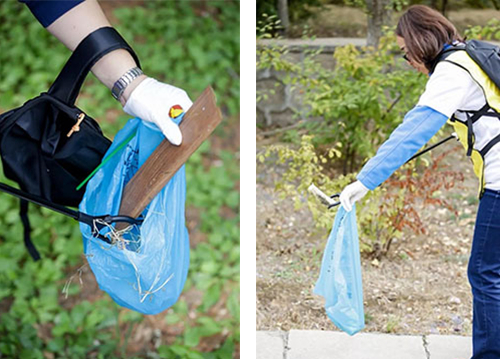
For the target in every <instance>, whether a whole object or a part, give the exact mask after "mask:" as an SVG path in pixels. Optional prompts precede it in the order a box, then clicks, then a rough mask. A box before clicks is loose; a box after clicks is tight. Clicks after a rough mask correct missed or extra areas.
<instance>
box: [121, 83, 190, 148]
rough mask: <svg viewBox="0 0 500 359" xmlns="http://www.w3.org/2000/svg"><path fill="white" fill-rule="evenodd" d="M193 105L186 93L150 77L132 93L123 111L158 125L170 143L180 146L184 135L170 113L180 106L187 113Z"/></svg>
mask: <svg viewBox="0 0 500 359" xmlns="http://www.w3.org/2000/svg"><path fill="white" fill-rule="evenodd" d="M192 104H193V102H192V101H191V100H190V99H189V97H188V95H187V94H186V91H184V90H181V89H179V88H177V87H174V86H170V85H167V84H164V83H161V82H159V81H156V80H155V79H152V78H150V77H148V78H147V79H145V80H144V81H142V82H141V83H140V84H139V85H138V86H137V87H136V88H135V89H134V91H132V93H131V94H130V96H129V98H128V100H127V103H126V104H125V106H124V107H123V110H124V111H125V112H126V113H128V114H129V115H131V116H134V117H139V118H140V119H141V120H143V121H148V122H152V123H154V124H156V126H158V127H159V128H160V130H161V132H163V134H164V135H165V137H166V138H167V140H169V141H170V143H172V144H173V145H176V146H179V145H180V144H181V142H182V133H181V130H180V129H179V126H178V125H177V124H175V123H174V122H173V121H172V120H171V119H170V116H169V111H170V108H171V107H172V106H174V105H180V106H181V107H182V109H183V110H184V112H186V111H187V110H189V108H190V107H191V105H192Z"/></svg>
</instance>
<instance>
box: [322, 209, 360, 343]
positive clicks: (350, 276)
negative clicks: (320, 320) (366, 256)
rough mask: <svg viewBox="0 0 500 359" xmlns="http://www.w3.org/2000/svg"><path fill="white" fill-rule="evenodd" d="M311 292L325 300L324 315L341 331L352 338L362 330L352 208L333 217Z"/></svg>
mask: <svg viewBox="0 0 500 359" xmlns="http://www.w3.org/2000/svg"><path fill="white" fill-rule="evenodd" d="M314 293H316V294H319V295H321V296H323V297H324V298H325V309H326V314H327V315H328V318H330V320H331V321H332V322H333V323H334V324H335V325H336V326H337V327H339V328H340V329H341V330H343V331H344V332H346V333H348V334H349V335H353V334H355V333H357V332H358V331H360V330H361V329H363V328H364V327H365V315H364V310H363V287H362V282H361V261H360V256H359V243H358V229H357V225H356V208H355V206H353V209H352V211H351V212H346V210H345V209H344V208H343V207H340V208H339V210H338V212H337V215H336V216H335V223H334V225H333V229H332V231H331V233H330V237H329V238H328V243H327V245H326V249H325V253H324V254H323V261H322V263H321V272H320V275H319V279H318V281H317V282H316V287H315V288H314Z"/></svg>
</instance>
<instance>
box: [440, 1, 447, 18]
mask: <svg viewBox="0 0 500 359" xmlns="http://www.w3.org/2000/svg"><path fill="white" fill-rule="evenodd" d="M447 5H448V0H443V1H442V2H441V14H443V16H446V6H447Z"/></svg>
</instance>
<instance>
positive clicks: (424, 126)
mask: <svg viewBox="0 0 500 359" xmlns="http://www.w3.org/2000/svg"><path fill="white" fill-rule="evenodd" d="M447 120H448V117H446V116H445V115H443V114H442V113H440V112H438V111H436V110H433V109H432V108H430V107H427V106H417V107H415V108H414V109H413V110H411V111H410V112H408V113H407V114H406V116H405V118H404V120H403V123H401V124H400V125H399V126H398V127H397V128H396V129H395V130H394V131H393V132H392V134H391V136H390V137H389V139H388V140H387V141H385V142H384V143H383V144H382V146H380V148H379V149H378V151H377V154H376V155H375V157H373V158H371V159H370V160H369V161H368V162H367V163H366V165H364V166H363V169H362V170H361V172H360V173H359V174H358V176H357V179H358V180H359V181H360V182H361V183H363V185H365V187H367V188H369V189H370V190H373V189H375V188H376V187H377V186H379V185H380V184H381V183H382V182H384V181H385V180H386V179H387V178H389V177H390V176H391V175H392V174H393V173H394V171H396V170H397V169H398V168H399V167H401V166H402V165H404V164H405V163H406V161H408V160H409V159H410V158H411V156H413V155H414V154H415V153H416V152H417V151H418V150H419V149H420V148H422V146H423V145H425V144H426V143H427V141H429V140H430V139H431V138H432V136H434V135H435V134H436V133H437V132H438V131H439V129H440V128H441V127H443V125H444V124H445V123H446V121H447Z"/></svg>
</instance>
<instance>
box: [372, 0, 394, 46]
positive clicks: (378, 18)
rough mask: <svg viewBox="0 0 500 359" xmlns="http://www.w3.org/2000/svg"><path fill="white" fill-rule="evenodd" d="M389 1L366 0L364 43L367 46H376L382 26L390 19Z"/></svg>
mask: <svg viewBox="0 0 500 359" xmlns="http://www.w3.org/2000/svg"><path fill="white" fill-rule="evenodd" d="M390 3H391V1H390V0H366V9H367V11H368V13H367V16H368V36H367V39H366V44H367V45H368V46H374V47H375V48H377V47H378V42H379V40H380V37H381V36H382V26H384V25H389V23H390V21H391V14H392V10H391V9H390Z"/></svg>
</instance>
